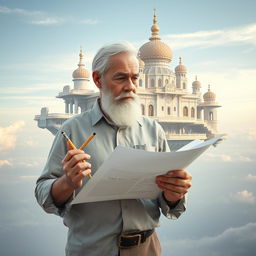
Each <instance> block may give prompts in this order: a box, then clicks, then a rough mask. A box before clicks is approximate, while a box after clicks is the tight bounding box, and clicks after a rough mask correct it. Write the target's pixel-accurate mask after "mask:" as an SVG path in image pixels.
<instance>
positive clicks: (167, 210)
mask: <svg viewBox="0 0 256 256" xmlns="http://www.w3.org/2000/svg"><path fill="white" fill-rule="evenodd" d="M158 204H159V206H160V208H161V211H162V214H163V215H164V216H165V217H167V218H168V219H172V220H176V219H178V218H179V217H180V215H181V214H182V213H183V212H185V210H186V196H185V197H183V198H182V199H181V200H179V202H178V203H177V204H176V205H175V206H174V207H173V206H171V205H170V204H168V202H167V201H166V200H165V199H164V197H163V193H161V194H160V195H159V197H158Z"/></svg>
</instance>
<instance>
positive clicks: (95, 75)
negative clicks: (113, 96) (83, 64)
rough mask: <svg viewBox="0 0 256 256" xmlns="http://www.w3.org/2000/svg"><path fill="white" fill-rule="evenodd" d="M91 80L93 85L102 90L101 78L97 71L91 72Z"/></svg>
mask: <svg viewBox="0 0 256 256" xmlns="http://www.w3.org/2000/svg"><path fill="white" fill-rule="evenodd" d="M92 78H93V82H94V83H95V85H96V86H97V87H98V88H99V89H101V88H102V81H101V76H100V74H99V72H98V71H93V72H92Z"/></svg>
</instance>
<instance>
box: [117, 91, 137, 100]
mask: <svg viewBox="0 0 256 256" xmlns="http://www.w3.org/2000/svg"><path fill="white" fill-rule="evenodd" d="M127 97H130V98H133V99H134V100H138V98H139V96H138V95H137V94H136V93H134V92H122V93H121V94H120V95H118V96H117V97H115V98H114V100H116V101H118V100H121V99H123V98H127Z"/></svg>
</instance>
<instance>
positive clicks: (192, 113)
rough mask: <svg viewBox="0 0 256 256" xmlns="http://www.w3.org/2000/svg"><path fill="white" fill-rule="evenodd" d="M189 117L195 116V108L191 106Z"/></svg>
mask: <svg viewBox="0 0 256 256" xmlns="http://www.w3.org/2000/svg"><path fill="white" fill-rule="evenodd" d="M191 117H195V109H194V108H193V107H192V108H191Z"/></svg>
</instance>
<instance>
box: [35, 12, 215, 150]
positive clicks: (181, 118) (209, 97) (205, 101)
mask: <svg viewBox="0 0 256 256" xmlns="http://www.w3.org/2000/svg"><path fill="white" fill-rule="evenodd" d="M79 57H80V61H79V63H78V68H77V69H76V70H75V71H74V72H73V83H74V86H73V89H71V87H70V86H69V85H66V86H64V87H63V91H62V92H60V93H59V95H58V96H57V98H62V99H63V100H64V102H65V114H56V113H55V114H51V113H49V110H48V109H47V108H42V109H41V114H40V115H36V116H35V120H36V121H37V122H38V126H39V127H40V128H47V129H48V130H49V131H50V132H51V133H53V134H56V133H57V131H58V129H59V128H60V126H61V124H62V123H63V122H64V121H65V120H66V119H68V118H70V117H71V116H73V115H74V114H78V113H80V112H83V111H86V110H88V109H90V108H91V107H92V105H93V103H94V101H95V99H96V98H97V97H98V96H99V93H98V92H94V91H92V90H91V89H90V86H89V82H90V74H89V72H88V70H87V69H86V68H85V66H84V62H83V58H84V54H83V52H82V50H80V54H79ZM138 59H139V74H140V75H139V84H138V90H137V93H138V95H139V96H140V99H141V111H142V114H143V115H146V116H149V117H151V118H155V119H156V120H158V122H159V123H160V124H161V125H162V127H163V128H164V130H165V132H166V136H167V139H168V142H169V145H170V148H171V149H172V150H175V149H178V148H179V147H181V146H183V145H185V144H186V143H188V142H189V141H191V140H194V139H206V138H209V137H212V136H214V135H216V134H217V133H218V131H217V108H218V107H220V105H218V104H217V103H216V95H215V94H214V93H213V92H212V91H211V89H210V86H209V87H208V92H206V93H205V94H204V95H203V98H202V95H201V83H200V82H199V81H198V80H197V77H196V79H195V81H194V82H193V83H192V92H189V91H188V89H189V83H188V79H187V72H188V71H187V68H186V67H185V66H184V65H183V63H182V59H181V58H179V64H178V65H177V66H176V68H175V70H174V71H173V70H171V68H170V62H171V61H172V50H171V48H170V47H169V46H168V45H167V44H165V43H164V42H162V41H161V38H160V36H159V26H158V25H157V19H156V15H155V14H154V19H153V26H152V27H151V37H150V38H149V42H147V43H145V44H144V45H142V46H141V47H140V49H139V54H138Z"/></svg>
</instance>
